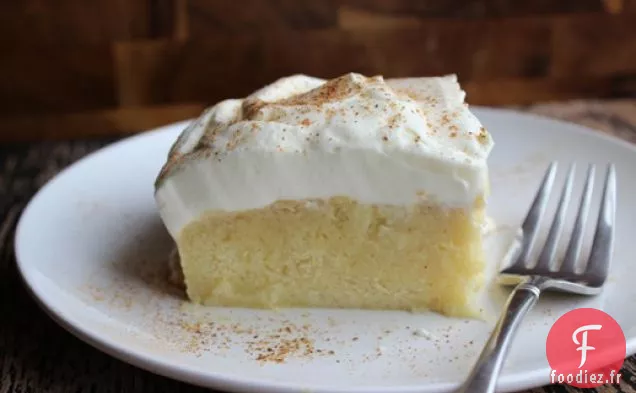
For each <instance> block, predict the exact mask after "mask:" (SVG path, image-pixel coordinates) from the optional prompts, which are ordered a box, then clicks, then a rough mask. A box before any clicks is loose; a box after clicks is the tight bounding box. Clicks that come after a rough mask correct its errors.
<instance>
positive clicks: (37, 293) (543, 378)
mask: <svg viewBox="0 0 636 393" xmlns="http://www.w3.org/2000/svg"><path fill="white" fill-rule="evenodd" d="M471 110H473V111H474V113H475V115H476V116H478V117H480V116H481V115H480V113H487V112H490V114H493V115H495V116H512V117H524V118H526V119H528V120H532V121H539V122H544V124H551V125H553V126H555V127H557V128H564V127H566V128H569V129H570V130H569V131H570V132H575V133H580V134H584V135H586V136H589V137H593V138H600V139H602V140H604V141H605V142H608V143H613V144H617V145H619V146H621V147H623V148H626V149H628V150H630V151H631V153H632V154H634V155H636V145H635V144H634V143H632V142H629V141H627V140H624V139H622V138H619V137H616V136H614V135H611V134H608V133H606V132H604V131H602V130H596V129H593V128H592V127H588V126H585V125H581V124H578V123H574V122H571V121H568V120H564V119H558V118H553V117H548V116H545V115H542V114H537V113H530V112H523V111H519V110H515V109H509V108H497V107H488V106H478V105H471ZM194 120H196V118H189V119H185V120H181V121H177V122H173V123H170V124H166V125H163V126H160V127H156V128H152V129H149V130H146V131H141V132H140V133H137V134H134V135H131V136H124V137H122V138H121V139H119V140H116V141H114V142H111V143H108V144H106V145H104V146H102V147H101V148H98V149H97V150H95V151H92V152H90V153H88V154H86V155H85V156H83V157H81V158H80V159H78V160H76V161H74V162H72V163H70V164H69V165H67V166H66V167H65V168H63V169H62V170H60V171H59V172H58V173H56V174H55V175H54V176H53V177H52V178H50V179H48V180H47V182H46V183H45V184H44V185H42V186H41V187H40V188H39V189H38V190H37V191H36V192H35V193H34V194H33V195H32V196H31V198H30V199H29V200H28V201H27V203H26V205H24V208H23V210H22V212H21V214H20V217H19V219H18V221H17V224H16V226H15V234H14V238H13V250H14V255H15V260H16V267H17V270H18V272H19V276H20V278H21V281H22V283H23V284H24V286H25V288H26V289H27V292H28V293H29V295H30V296H31V297H32V298H33V299H34V301H35V302H36V304H37V305H38V306H39V307H40V308H41V309H42V310H43V312H44V313H45V314H46V315H47V316H49V317H50V318H51V319H52V320H54V321H55V322H56V323H57V324H58V325H60V326H61V327H63V328H64V329H65V330H66V331H68V332H69V333H71V334H72V335H74V336H75V337H77V338H78V339H80V340H81V341H84V342H85V343H87V344H89V345H90V346H92V347H94V348H96V349H98V350H99V351H101V352H104V353H106V354H107V355H109V356H111V357H113V358H115V359H118V360H120V361H123V362H125V363H128V364H130V365H133V366H136V367H138V368H140V369H143V370H146V371H148V372H150V373H154V374H157V375H161V376H164V377H168V378H172V379H175V380H179V381H183V382H186V383H190V384H193V385H196V386H202V387H207V388H215V389H224V390H229V391H235V392H248V391H249V392H251V391H254V392H281V393H284V392H292V391H294V392H296V391H299V390H302V391H304V390H309V391H312V392H323V391H324V392H330V393H340V392H343V393H344V392H347V393H361V392H370V393H380V392H386V391H387V389H388V390H391V391H395V392H400V393H410V392H421V391H422V389H423V388H425V385H401V386H400V385H398V386H393V387H391V386H367V387H355V388H354V387H347V388H345V389H342V388H338V387H336V386H334V387H331V386H330V385H320V386H315V387H314V386H303V385H300V384H297V383H286V382H278V381H263V380H260V379H258V378H250V377H249V376H247V375H246V376H245V377H239V378H237V377H235V376H234V375H231V374H229V375H228V374H226V373H220V372H215V371H206V372H201V371H200V370H198V369H196V368H191V367H184V366H182V365H181V364H179V363H176V362H170V361H168V359H164V357H159V358H156V357H155V356H152V355H149V354H148V353H147V351H143V350H130V349H129V348H126V346H124V345H118V343H117V341H116V340H113V339H110V338H108V336H106V335H103V334H100V333H96V332H92V331H90V329H87V328H86V327H85V325H84V324H83V323H82V321H81V318H77V317H76V316H74V315H73V314H72V313H67V312H65V311H64V310H62V309H61V308H60V307H58V305H56V304H53V303H54V302H51V301H50V300H48V299H47V296H46V294H44V293H41V289H38V286H37V284H36V283H34V278H33V277H32V276H31V274H30V272H29V266H28V262H25V261H24V260H23V257H22V255H21V253H22V251H21V250H22V247H26V246H21V245H22V241H21V239H22V238H23V237H24V236H26V235H24V233H25V229H24V228H25V225H26V224H25V222H27V219H28V218H29V214H30V211H31V209H32V208H33V206H34V205H35V204H37V203H38V201H39V200H40V199H41V198H43V197H44V196H46V193H47V192H48V190H49V189H50V188H51V187H53V186H54V185H55V183H56V182H57V181H58V180H59V179H61V178H62V177H64V176H66V175H68V174H69V173H70V172H72V171H73V170H75V168H77V167H78V166H81V165H84V164H85V163H86V162H88V161H90V160H93V159H95V158H96V157H98V156H100V155H103V154H108V153H109V152H110V151H111V150H115V149H118V148H120V147H121V146H122V145H125V144H130V143H135V142H136V141H138V140H139V139H145V138H148V139H150V138H152V137H154V136H156V135H158V134H161V133H167V132H170V131H173V130H175V129H177V128H180V129H183V128H185V126H187V125H188V124H189V123H191V122H192V121H194ZM158 170H159V168H157V171H158ZM626 338H627V337H626ZM626 344H627V345H626V359H627V358H628V357H630V356H631V355H634V354H635V353H636V334H634V335H633V336H632V337H629V338H627V340H626ZM549 370H550V369H549V367H546V368H538V369H534V370H530V371H527V372H517V373H514V374H512V375H509V376H502V377H501V378H500V379H499V381H498V383H497V391H502V392H503V391H517V390H519V389H530V388H537V387H541V386H546V385H548V384H549V383H550V380H549ZM458 384H459V382H457V383H452V382H440V383H436V384H435V387H437V388H439V389H438V390H440V391H449V390H452V389H454V388H457V387H458ZM429 386H430V385H429ZM303 389H304V390H303Z"/></svg>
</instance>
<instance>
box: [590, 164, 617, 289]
mask: <svg viewBox="0 0 636 393" xmlns="http://www.w3.org/2000/svg"><path fill="white" fill-rule="evenodd" d="M615 217H616V170H615V168H614V165H613V164H610V165H609V166H608V168H607V174H606V177H605V185H604V187H603V199H602V202H601V210H600V211H599V214H598V222H597V224H596V232H595V233H594V240H593V241H592V250H591V251H590V258H589V260H588V265H587V269H586V273H588V274H590V275H592V276H593V277H594V279H595V280H596V282H594V283H591V284H592V285H602V284H603V282H604V281H605V279H606V278H607V272H608V269H609V261H610V258H611V254H612V249H613V246H614V221H615Z"/></svg>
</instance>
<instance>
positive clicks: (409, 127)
mask: <svg viewBox="0 0 636 393" xmlns="http://www.w3.org/2000/svg"><path fill="white" fill-rule="evenodd" d="M464 96H465V93H464V92H463V91H462V89H461V88H460V86H459V84H458V82H457V78H456V77H455V76H454V75H449V76H443V77H435V78H405V79H387V80H384V79H383V78H382V77H380V76H376V77H365V76H363V75H360V74H355V73H350V74H346V75H343V76H341V77H339V78H336V79H332V80H328V81H326V80H322V79H318V78H313V77H308V76H304V75H295V76H290V77H287V78H283V79H280V80H278V81H275V82H274V83H272V84H271V85H269V86H266V87H264V88H262V89H261V90H259V91H256V92H254V93H253V94H251V95H250V96H248V97H246V98H245V99H228V100H225V101H222V102H219V103H218V104H216V105H214V106H213V107H211V108H210V109H208V110H206V111H205V112H204V113H203V114H202V115H201V116H200V118H199V119H197V120H196V121H194V122H193V123H192V124H191V125H190V126H188V127H187V129H185V130H184V131H183V133H182V134H181V135H180V136H179V138H178V140H177V141H176V143H175V144H174V145H173V147H172V149H171V150H170V152H169V157H168V160H167V163H166V164H165V166H164V167H163V169H162V170H161V173H160V174H159V176H158V178H157V181H156V192H155V197H156V200H157V203H158V206H159V210H160V214H161V217H162V219H163V221H164V222H165V225H166V227H167V229H168V231H169V232H170V234H171V235H172V236H173V238H174V239H175V241H176V246H177V250H178V254H179V257H180V261H181V268H182V270H183V277H184V281H185V286H186V289H187V294H188V296H189V298H190V299H191V300H192V301H194V302H196V303H202V304H205V305H215V306H238V307H255V308H282V307H330V308H365V309H400V310H433V311H437V312H440V313H443V314H446V315H452V316H475V315H476V314H477V311H478V305H477V304H476V301H475V299H476V293H477V292H478V291H479V289H480V288H481V287H482V285H483V280H484V271H485V268H486V266H485V262H484V256H483V250H482V234H481V226H482V224H483V222H484V220H485V217H484V210H485V200H486V197H487V194H488V187H489V183H488V168H487V162H486V160H487V157H488V155H489V153H490V151H491V149H492V146H493V142H492V140H491V137H490V135H489V133H488V132H487V131H486V130H485V129H484V128H483V127H482V125H481V123H480V122H479V121H478V119H477V118H476V117H475V116H474V115H473V114H472V113H471V112H470V111H469V109H468V106H467V105H466V104H465V102H464Z"/></svg>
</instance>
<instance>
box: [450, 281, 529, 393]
mask: <svg viewBox="0 0 636 393" xmlns="http://www.w3.org/2000/svg"><path fill="white" fill-rule="evenodd" d="M540 294H541V290H540V289H539V288H538V287H537V286H536V285H533V284H532V283H531V282H525V283H521V284H519V285H517V287H516V288H515V289H514V290H513V291H512V293H511V294H510V296H509V297H508V301H507V303H506V306H505V308H504V312H503V314H502V315H501V317H500V318H499V321H498V322H497V325H496V326H495V329H494V330H493V332H492V334H491V335H490V339H488V342H487V343H486V345H485V347H484V349H483V350H482V352H481V355H480V356H479V359H478V360H477V363H475V366H474V367H473V369H472V371H471V372H470V375H469V377H468V379H467V380H466V382H464V384H463V385H462V386H461V388H460V389H459V390H458V391H457V392H458V393H464V392H465V393H491V392H494V391H495V386H496V384H497V379H498V377H499V373H500V371H501V369H502V366H503V362H504V359H505V357H506V354H507V353H508V349H509V347H510V343H511V342H512V339H513V338H514V335H515V333H516V332H517V328H518V327H519V324H520V323H521V320H522V319H523V317H524V316H525V315H526V314H527V313H528V311H529V310H530V309H531V308H532V307H533V306H534V305H535V303H536V302H537V300H538V299H539V295H540Z"/></svg>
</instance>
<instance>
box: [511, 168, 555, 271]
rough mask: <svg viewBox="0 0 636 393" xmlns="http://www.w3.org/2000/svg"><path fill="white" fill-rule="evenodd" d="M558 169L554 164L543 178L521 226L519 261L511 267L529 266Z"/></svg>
mask: <svg viewBox="0 0 636 393" xmlns="http://www.w3.org/2000/svg"><path fill="white" fill-rule="evenodd" d="M556 169H557V163H556V162H552V163H551V164H550V166H549V167H548V170H547V171H546V173H545V175H544V176H543V181H542V182H541V186H540V187H539V190H538V191H537V194H536V195H535V197H534V201H533V202H532V205H531V206H530V210H528V213H527V214H526V218H525V219H524V220H523V224H522V225H521V229H522V230H523V244H522V246H521V251H520V253H519V256H518V257H517V260H516V261H515V262H514V264H513V266H511V267H513V268H521V267H525V266H526V265H527V262H528V256H529V255H530V250H531V249H532V245H533V244H534V241H535V240H536V237H537V233H538V232H539V231H538V229H539V223H540V221H541V217H542V216H543V212H544V211H545V207H546V205H547V201H548V197H549V196H550V191H551V190H552V184H553V183H554V176H555V173H556Z"/></svg>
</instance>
